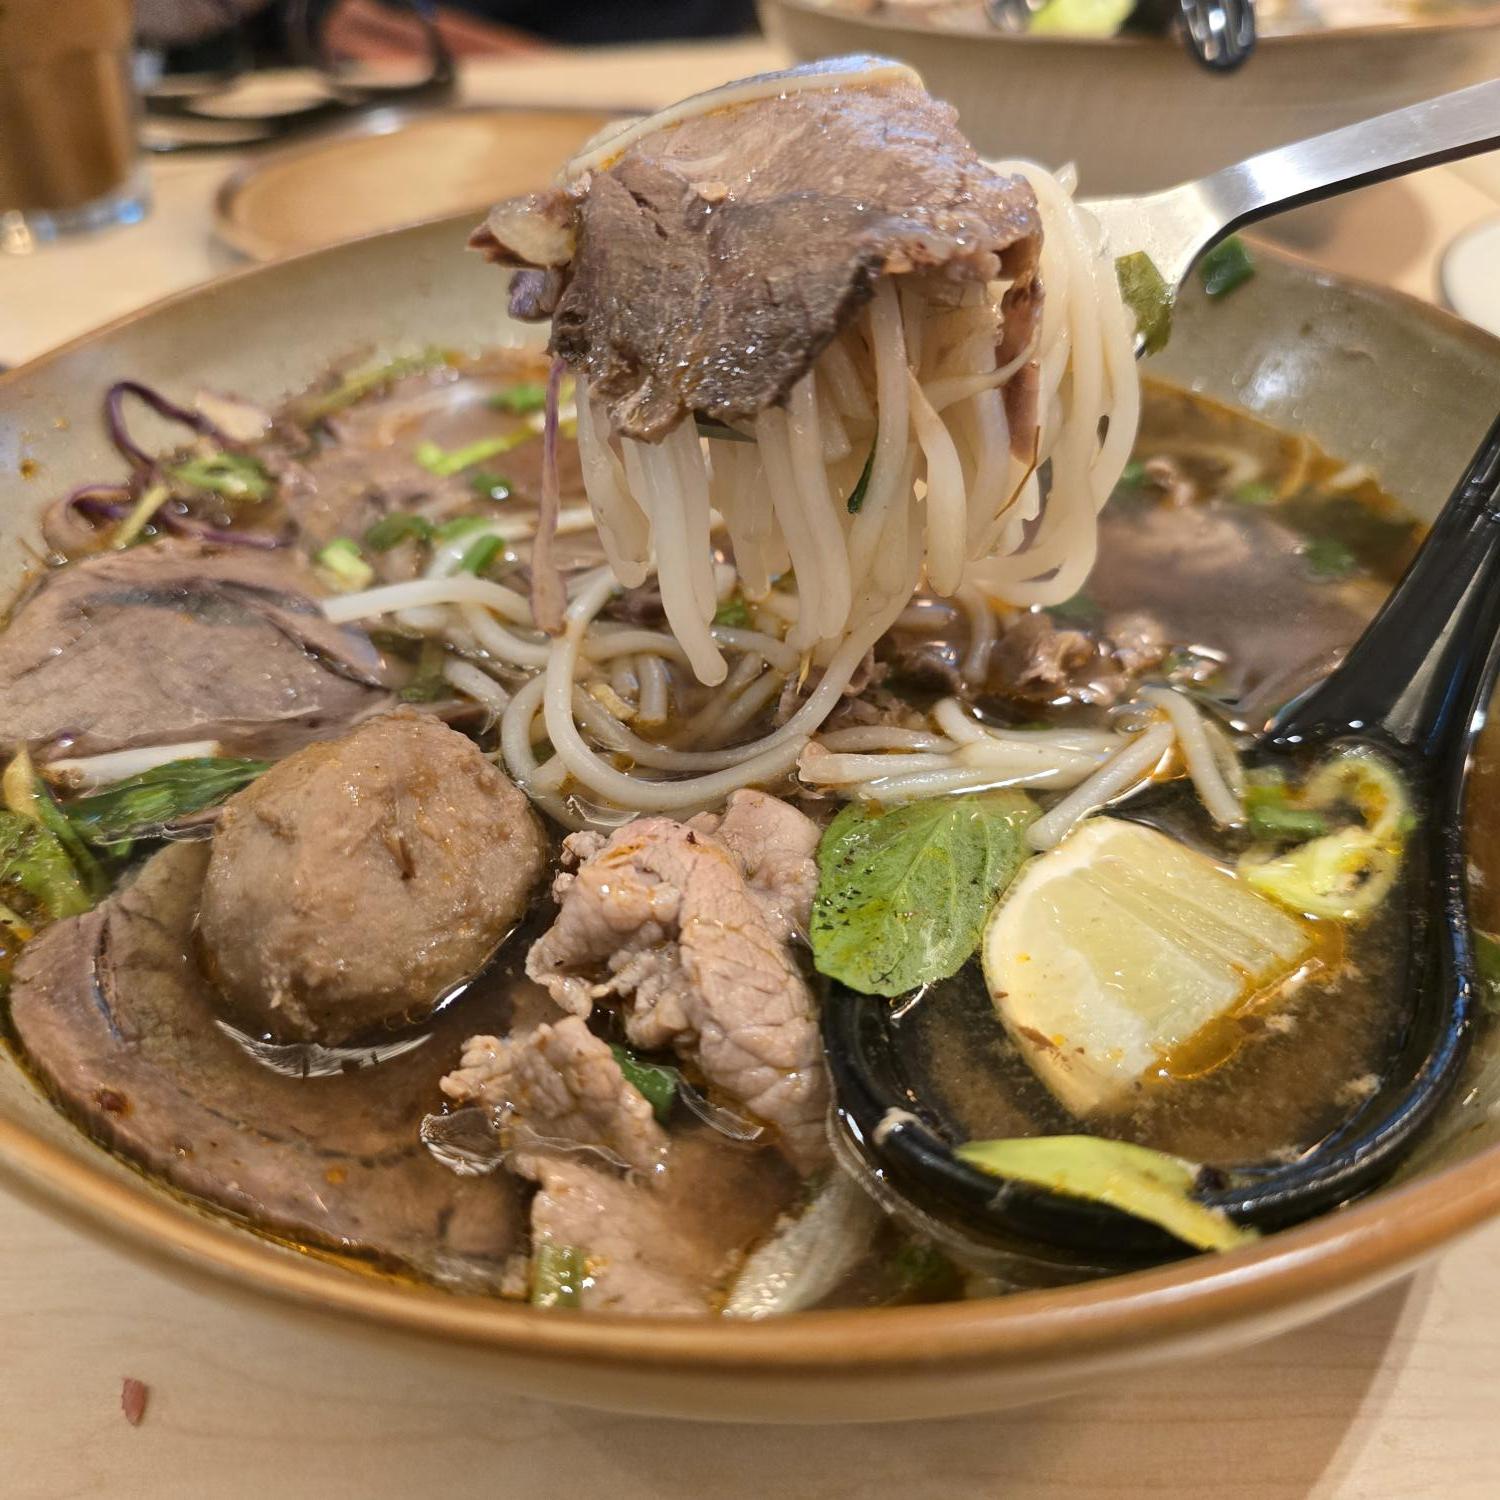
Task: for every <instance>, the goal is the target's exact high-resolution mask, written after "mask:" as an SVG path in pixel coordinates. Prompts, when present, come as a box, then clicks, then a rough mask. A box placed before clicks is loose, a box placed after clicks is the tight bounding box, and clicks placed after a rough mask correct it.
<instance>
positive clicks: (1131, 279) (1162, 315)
mask: <svg viewBox="0 0 1500 1500" xmlns="http://www.w3.org/2000/svg"><path fill="white" fill-rule="evenodd" d="M1115 276H1116V278H1117V279H1118V280H1119V283H1120V295H1121V296H1122V297H1124V299H1125V305H1126V306H1127V307H1128V308H1129V309H1130V311H1131V312H1132V313H1133V314H1134V315H1135V329H1136V332H1137V333H1138V334H1139V335H1140V339H1141V346H1142V348H1143V349H1144V350H1145V351H1146V353H1147V354H1155V353H1156V352H1157V351H1158V350H1160V349H1165V348H1166V347H1167V340H1168V339H1169V338H1171V336H1172V288H1171V287H1169V286H1168V285H1167V283H1166V281H1165V279H1164V278H1163V277H1162V274H1161V272H1160V271H1158V270H1157V269H1156V263H1155V262H1154V261H1153V260H1152V259H1151V257H1150V256H1149V255H1147V254H1146V252H1145V251H1144V250H1137V251H1135V252H1133V253H1132V254H1130V255H1122V256H1120V257H1119V259H1117V260H1116V261H1115Z"/></svg>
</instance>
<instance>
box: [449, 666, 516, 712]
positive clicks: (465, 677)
mask: <svg viewBox="0 0 1500 1500" xmlns="http://www.w3.org/2000/svg"><path fill="white" fill-rule="evenodd" d="M443 676H444V677H445V678H447V680H448V681H449V682H451V683H452V684H453V686H454V687H456V688H457V689H458V690H459V692H461V693H466V694H468V696H469V697H470V698H473V699H474V701H475V702H476V703H482V704H484V706H485V707H486V708H488V709H493V710H494V712H495V713H497V714H503V713H504V712H505V710H506V709H507V708H508V707H509V706H510V698H511V695H510V694H509V693H508V692H506V690H505V689H504V688H503V687H501V686H500V684H499V683H498V682H496V681H495V679H494V678H493V677H491V676H490V674H489V673H488V672H482V671H480V669H479V668H478V667H476V666H475V665H474V663H473V662H468V661H461V660H460V659H459V658H458V657H456V656H450V657H449V658H448V660H447V661H445V662H444V663H443Z"/></svg>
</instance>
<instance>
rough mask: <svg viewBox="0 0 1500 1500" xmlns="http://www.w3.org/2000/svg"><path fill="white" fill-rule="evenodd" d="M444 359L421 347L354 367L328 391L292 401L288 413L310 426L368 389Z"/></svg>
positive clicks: (357, 398) (398, 378) (436, 350)
mask: <svg viewBox="0 0 1500 1500" xmlns="http://www.w3.org/2000/svg"><path fill="white" fill-rule="evenodd" d="M447 361H448V356H447V355H446V354H445V353H444V352H443V350H441V349H424V350H423V351H422V352H421V353H420V354H403V355H401V356H399V357H398V358H396V359H388V360H384V361H382V362H381V363H380V364H377V365H368V366H366V367H365V368H364V369H362V370H356V371H355V372H354V373H353V374H351V375H346V376H344V378H343V379H342V380H341V381H339V383H338V384H337V385H336V386H334V387H333V388H332V390H328V391H323V392H321V393H319V394H314V395H309V396H304V397H303V398H302V399H301V400H300V401H297V402H294V403H293V405H292V408H291V411H292V415H293V417H294V418H295V419H296V420H297V421H299V422H301V423H302V424H303V425H304V426H307V427H311V426H313V425H314V424H315V423H317V422H321V421H323V420H324V419H325V418H327V417H331V416H333V415H335V414H336V413H338V412H341V411H343V410H344V408H345V407H347V406H353V405H354V403H355V402H356V401H358V400H360V399H361V398H362V397H364V396H368V395H369V394H370V392H371V391H376V390H379V389H380V387H381V386H385V385H390V384H391V383H392V382H393V381H396V380H400V379H401V377H402V376H403V375H415V374H417V373H418V372H419V371H422V370H430V369H432V368H434V367H435V366H437V365H441V364H446V363H447Z"/></svg>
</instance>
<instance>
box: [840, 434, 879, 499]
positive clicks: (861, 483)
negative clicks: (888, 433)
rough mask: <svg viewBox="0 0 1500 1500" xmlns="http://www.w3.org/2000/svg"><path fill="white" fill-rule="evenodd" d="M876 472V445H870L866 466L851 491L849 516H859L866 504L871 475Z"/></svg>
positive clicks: (866, 456)
mask: <svg viewBox="0 0 1500 1500" xmlns="http://www.w3.org/2000/svg"><path fill="white" fill-rule="evenodd" d="M874 470H875V444H874V443H871V444H870V451H869V452H868V453H867V454H866V455H865V466H864V468H862V469H861V470H860V471H859V478H858V479H856V480H855V481H854V488H853V489H852V490H850V491H849V499H848V502H847V505H848V510H849V514H850V515H851V516H854V515H858V514H859V511H860V507H861V506H863V505H864V503H865V495H866V493H867V492H868V491H869V488H870V475H871V474H872V473H873V472H874Z"/></svg>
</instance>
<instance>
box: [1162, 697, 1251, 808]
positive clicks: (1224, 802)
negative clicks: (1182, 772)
mask: <svg viewBox="0 0 1500 1500" xmlns="http://www.w3.org/2000/svg"><path fill="white" fill-rule="evenodd" d="M1141 697H1142V698H1144V699H1145V700H1146V702H1147V703H1151V704H1154V705H1155V706H1156V707H1157V708H1159V709H1161V711H1162V712H1163V713H1164V714H1166V716H1167V718H1168V720H1169V721H1170V722H1171V725H1172V728H1173V729H1174V730H1175V731H1176V734H1177V747H1178V749H1179V750H1181V751H1182V759H1183V761H1184V763H1185V764H1186V766H1187V769H1188V775H1189V776H1191V777H1192V778H1193V786H1194V787H1195V788H1196V789H1197V792H1198V795H1199V797H1200V798H1201V799H1202V801H1203V805H1204V807H1205V808H1207V810H1208V815H1209V816H1210V817H1211V818H1212V819H1213V820H1214V822H1215V823H1217V824H1218V825H1219V826H1220V827H1221V828H1229V827H1232V826H1233V825H1234V824H1236V823H1240V822H1243V821H1244V816H1245V811H1244V808H1243V806H1242V805H1241V803H1240V798H1239V796H1238V795H1237V794H1236V793H1235V791H1234V790H1233V789H1232V788H1231V787H1230V786H1229V784H1228V783H1227V782H1226V780H1225V778H1224V773H1223V771H1222V770H1221V768H1220V757H1219V755H1218V754H1216V753H1215V750H1214V746H1213V745H1212V744H1211V743H1210V741H1209V738H1208V734H1207V732H1206V730H1205V728H1204V724H1203V719H1202V717H1201V716H1200V715H1199V713H1198V710H1197V709H1196V708H1194V707H1193V705H1192V703H1190V702H1189V701H1188V699H1187V698H1186V697H1185V696H1184V695H1183V694H1182V693H1177V692H1174V691H1173V690H1172V689H1171V688H1159V687H1148V688H1142V689H1141Z"/></svg>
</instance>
